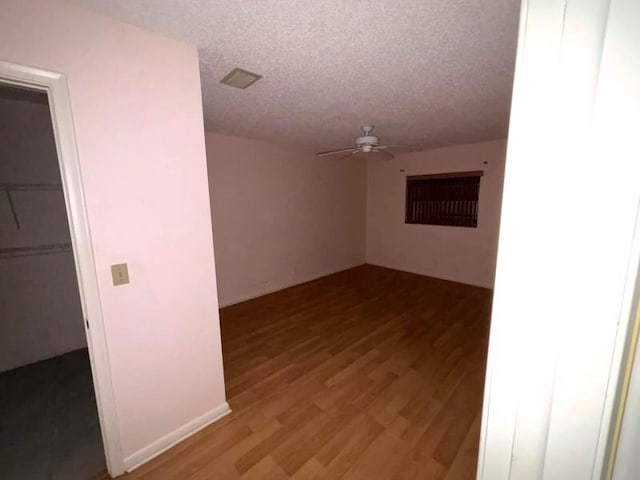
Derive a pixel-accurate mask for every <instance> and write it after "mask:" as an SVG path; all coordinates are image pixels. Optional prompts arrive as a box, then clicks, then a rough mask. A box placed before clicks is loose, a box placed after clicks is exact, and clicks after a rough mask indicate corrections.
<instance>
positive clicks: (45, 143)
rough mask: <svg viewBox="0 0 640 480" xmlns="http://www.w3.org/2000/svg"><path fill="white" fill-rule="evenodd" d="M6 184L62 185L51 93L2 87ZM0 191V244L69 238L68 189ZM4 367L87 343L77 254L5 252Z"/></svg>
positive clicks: (0, 362) (0, 285)
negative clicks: (18, 254)
mask: <svg viewBox="0 0 640 480" xmlns="http://www.w3.org/2000/svg"><path fill="white" fill-rule="evenodd" d="M0 158H2V162H0V184H3V183H54V184H60V172H59V169H58V158H57V156H56V146H55V140H54V138H53V128H52V126H51V116H50V113H49V108H48V104H47V98H46V95H44V94H41V93H33V92H29V91H21V90H17V89H9V88H1V87H0ZM11 196H12V199H13V203H14V205H15V209H16V213H17V215H18V220H19V225H20V228H17V226H16V224H15V222H14V218H13V215H12V213H11V209H10V206H9V202H8V200H7V198H6V195H5V192H4V191H1V194H0V248H12V247H25V246H37V245H43V244H52V243H68V242H70V239H69V227H68V223H67V215H66V209H65V204H64V197H63V194H62V191H13V192H11ZM0 305H1V306H2V316H1V317H0V371H4V370H9V369H12V368H16V367H19V366H21V365H26V364H29V363H33V362H37V361H39V360H43V359H45V358H49V357H52V356H55V355H59V354H62V353H65V352H70V351H72V350H76V349H79V348H83V347H86V345H87V339H86V336H85V332H84V327H83V322H84V320H83V318H82V309H81V305H80V297H79V294H78V284H77V280H76V272H75V265H74V261H73V254H72V253H71V252H70V251H69V252H65V253H56V254H50V255H39V256H29V257H18V258H0Z"/></svg>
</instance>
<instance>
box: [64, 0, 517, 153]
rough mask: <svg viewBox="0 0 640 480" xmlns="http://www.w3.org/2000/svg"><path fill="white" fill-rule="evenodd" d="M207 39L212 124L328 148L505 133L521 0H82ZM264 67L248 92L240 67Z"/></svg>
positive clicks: (204, 64)
mask: <svg viewBox="0 0 640 480" xmlns="http://www.w3.org/2000/svg"><path fill="white" fill-rule="evenodd" d="M73 1H75V2H76V3H78V4H82V5H85V6H89V7H91V8H93V9H96V10H98V11H100V12H102V13H105V14H108V15H111V16H114V17H116V18H118V19H120V20H123V21H126V22H129V23H132V24H135V25H138V26H142V27H144V28H147V29H150V30H154V31H157V32H160V33H163V34H167V35H169V36H173V37H175V38H179V39H182V40H186V41H188V42H190V43H193V44H195V45H197V46H198V50H199V54H200V66H201V78H202V86H203V98H204V112H205V128H206V129H207V130H208V131H218V132H223V133H228V134H233V135H239V136H245V137H250V138H257V139H264V140H272V141H278V142H286V143H293V144H300V145H305V146H309V147H311V148H316V149H318V150H320V149H323V150H328V149H333V148H337V147H341V146H350V145H351V144H352V142H353V138H354V137H355V136H356V135H357V134H358V133H359V131H358V129H359V126H360V125H362V124H363V123H373V124H375V125H376V126H377V130H376V131H377V133H378V134H379V135H380V136H381V137H382V138H383V140H385V141H387V142H388V143H419V144H423V145H425V146H427V147H436V146H442V145H449V144H462V143H472V142H478V141H483V140H493V139H499V138H505V137H506V134H507V125H508V120H509V105H510V100H511V85H512V81H513V66H514V58H515V47H516V35H517V26H518V12H519V5H520V2H519V0H487V1H483V2H469V1H467V0H429V1H421V0H414V1H406V2H398V1H397V0H381V1H375V2H355V1H350V0H324V1H321V2H293V1H290V0H265V1H260V2H247V1H242V0H235V1H228V0H194V1H190V2H175V1H173V0H138V1H135V2H132V1H129V0H73ZM236 66H238V67H241V68H244V69H247V70H251V71H254V72H256V73H258V74H261V75H263V76H264V78H262V79H261V80H260V81H258V82H257V83H256V84H255V85H253V86H252V87H250V88H249V89H247V90H238V89H234V88H232V87H228V86H224V85H221V84H220V83H219V81H220V80H221V79H222V78H223V77H224V76H225V75H226V74H227V73H228V72H229V71H230V70H231V69H233V68H234V67H236Z"/></svg>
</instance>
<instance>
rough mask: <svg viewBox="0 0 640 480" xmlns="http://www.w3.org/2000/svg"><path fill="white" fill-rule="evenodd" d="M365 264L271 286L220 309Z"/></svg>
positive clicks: (221, 304) (355, 264) (225, 303)
mask: <svg viewBox="0 0 640 480" xmlns="http://www.w3.org/2000/svg"><path fill="white" fill-rule="evenodd" d="M364 264H365V262H364V261H362V262H359V263H354V264H353V265H347V266H343V267H339V268H337V269H332V270H327V271H324V272H321V273H315V274H313V275H309V276H307V277H301V278H298V279H296V280H292V281H291V282H286V283H282V284H278V285H277V286H271V287H268V288H265V289H262V290H258V291H256V292H253V293H250V294H247V295H241V296H239V297H236V298H234V299H233V300H230V301H227V302H221V303H220V305H219V307H220V308H224V307H230V306H231V305H235V304H236V303H242V302H246V301H247V300H252V299H254V298H258V297H262V296H263V295H269V294H270V293H273V292H277V291H279V290H284V289H285V288H290V287H295V286H296V285H300V284H303V283H307V282H311V281H313V280H317V279H319V278H322V277H326V276H328V275H333V274H334V273H338V272H343V271H345V270H349V269H350V268H355V267H359V266H361V265H364Z"/></svg>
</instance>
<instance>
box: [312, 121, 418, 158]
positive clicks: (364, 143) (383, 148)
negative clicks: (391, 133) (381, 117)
mask: <svg viewBox="0 0 640 480" xmlns="http://www.w3.org/2000/svg"><path fill="white" fill-rule="evenodd" d="M360 128H361V129H362V131H363V132H364V135H363V136H362V137H358V138H356V139H355V145H354V146H353V147H350V148H341V149H339V150H329V151H327V152H318V153H316V156H318V157H326V156H329V155H337V154H339V153H346V155H343V156H342V157H340V158H339V159H338V160H342V159H343V158H347V157H351V156H352V155H357V154H358V153H381V154H383V155H384V156H385V157H387V159H389V160H391V159H392V158H394V155H393V153H391V152H389V151H388V149H389V148H397V149H403V150H407V151H415V150H422V147H421V146H419V145H381V144H380V139H379V138H378V137H377V136H375V135H373V133H372V132H373V125H363V126H362V127H360Z"/></svg>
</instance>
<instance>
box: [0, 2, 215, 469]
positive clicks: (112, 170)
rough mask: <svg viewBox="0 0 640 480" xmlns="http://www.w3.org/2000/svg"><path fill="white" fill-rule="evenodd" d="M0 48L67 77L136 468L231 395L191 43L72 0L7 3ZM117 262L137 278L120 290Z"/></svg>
mask: <svg viewBox="0 0 640 480" xmlns="http://www.w3.org/2000/svg"><path fill="white" fill-rule="evenodd" d="M0 58H2V59H3V60H6V61H10V62H14V63H19V64H22V65H30V66H34V67H39V68H44V69H47V70H51V71H56V72H61V73H64V74H65V76H66V78H67V81H68V85H69V94H70V100H71V106H72V109H73V120H74V126H75V133H76V140H77V146H78V154H79V161H80V167H81V170H82V179H83V188H84V193H85V197H86V208H87V214H88V218H89V223H90V228H91V239H92V242H93V248H94V256H95V266H96V272H97V280H98V287H99V292H100V304H101V308H102V312H103V317H104V327H105V337H106V341H107V346H108V350H109V361H110V367H111V373H112V382H113V390H114V397H115V403H116V405H115V407H116V411H117V419H118V424H119V429H120V434H121V446H122V450H123V454H124V457H125V462H126V464H127V466H131V465H132V464H134V463H135V462H136V461H140V460H142V459H144V458H145V457H147V456H148V455H151V454H153V453H155V452H156V451H157V449H158V448H159V446H160V445H164V444H166V441H167V439H176V436H179V434H180V433H181V432H182V433H183V434H184V433H185V428H187V430H188V428H195V427H194V425H200V423H198V422H201V421H202V419H203V418H207V416H208V415H209V414H210V412H214V411H215V410H216V407H218V406H220V405H223V404H224V403H225V393H224V377H223V371H222V354H221V345H220V331H219V322H218V302H217V295H216V280H215V265H214V258H213V238H212V233H211V221H210V218H211V217H210V207H209V190H208V185H207V167H206V158H205V145H204V131H203V124H202V103H201V101H200V79H199V74H198V60H197V54H196V50H195V48H193V47H191V46H189V45H186V44H183V43H180V42H177V41H175V40H170V39H167V38H163V37H161V36H159V35H154V34H151V33H148V32H145V31H143V30H141V29H138V28H133V27H131V26H129V25H125V24H123V23H120V22H115V21H113V20H112V19H110V18H107V17H104V16H101V15H95V14H94V13H92V12H90V11H87V10H85V9H79V8H76V7H74V6H71V5H69V4H67V3H63V2H56V1H46V0H31V1H29V2H24V1H22V0H4V1H3V3H2V15H0ZM121 262H127V263H128V264H129V275H130V279H131V283H130V284H128V285H124V286H119V287H114V286H113V285H112V283H111V273H110V268H109V267H110V265H111V264H115V263H121ZM185 426H186V427H185ZM163 442H165V443H163Z"/></svg>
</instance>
